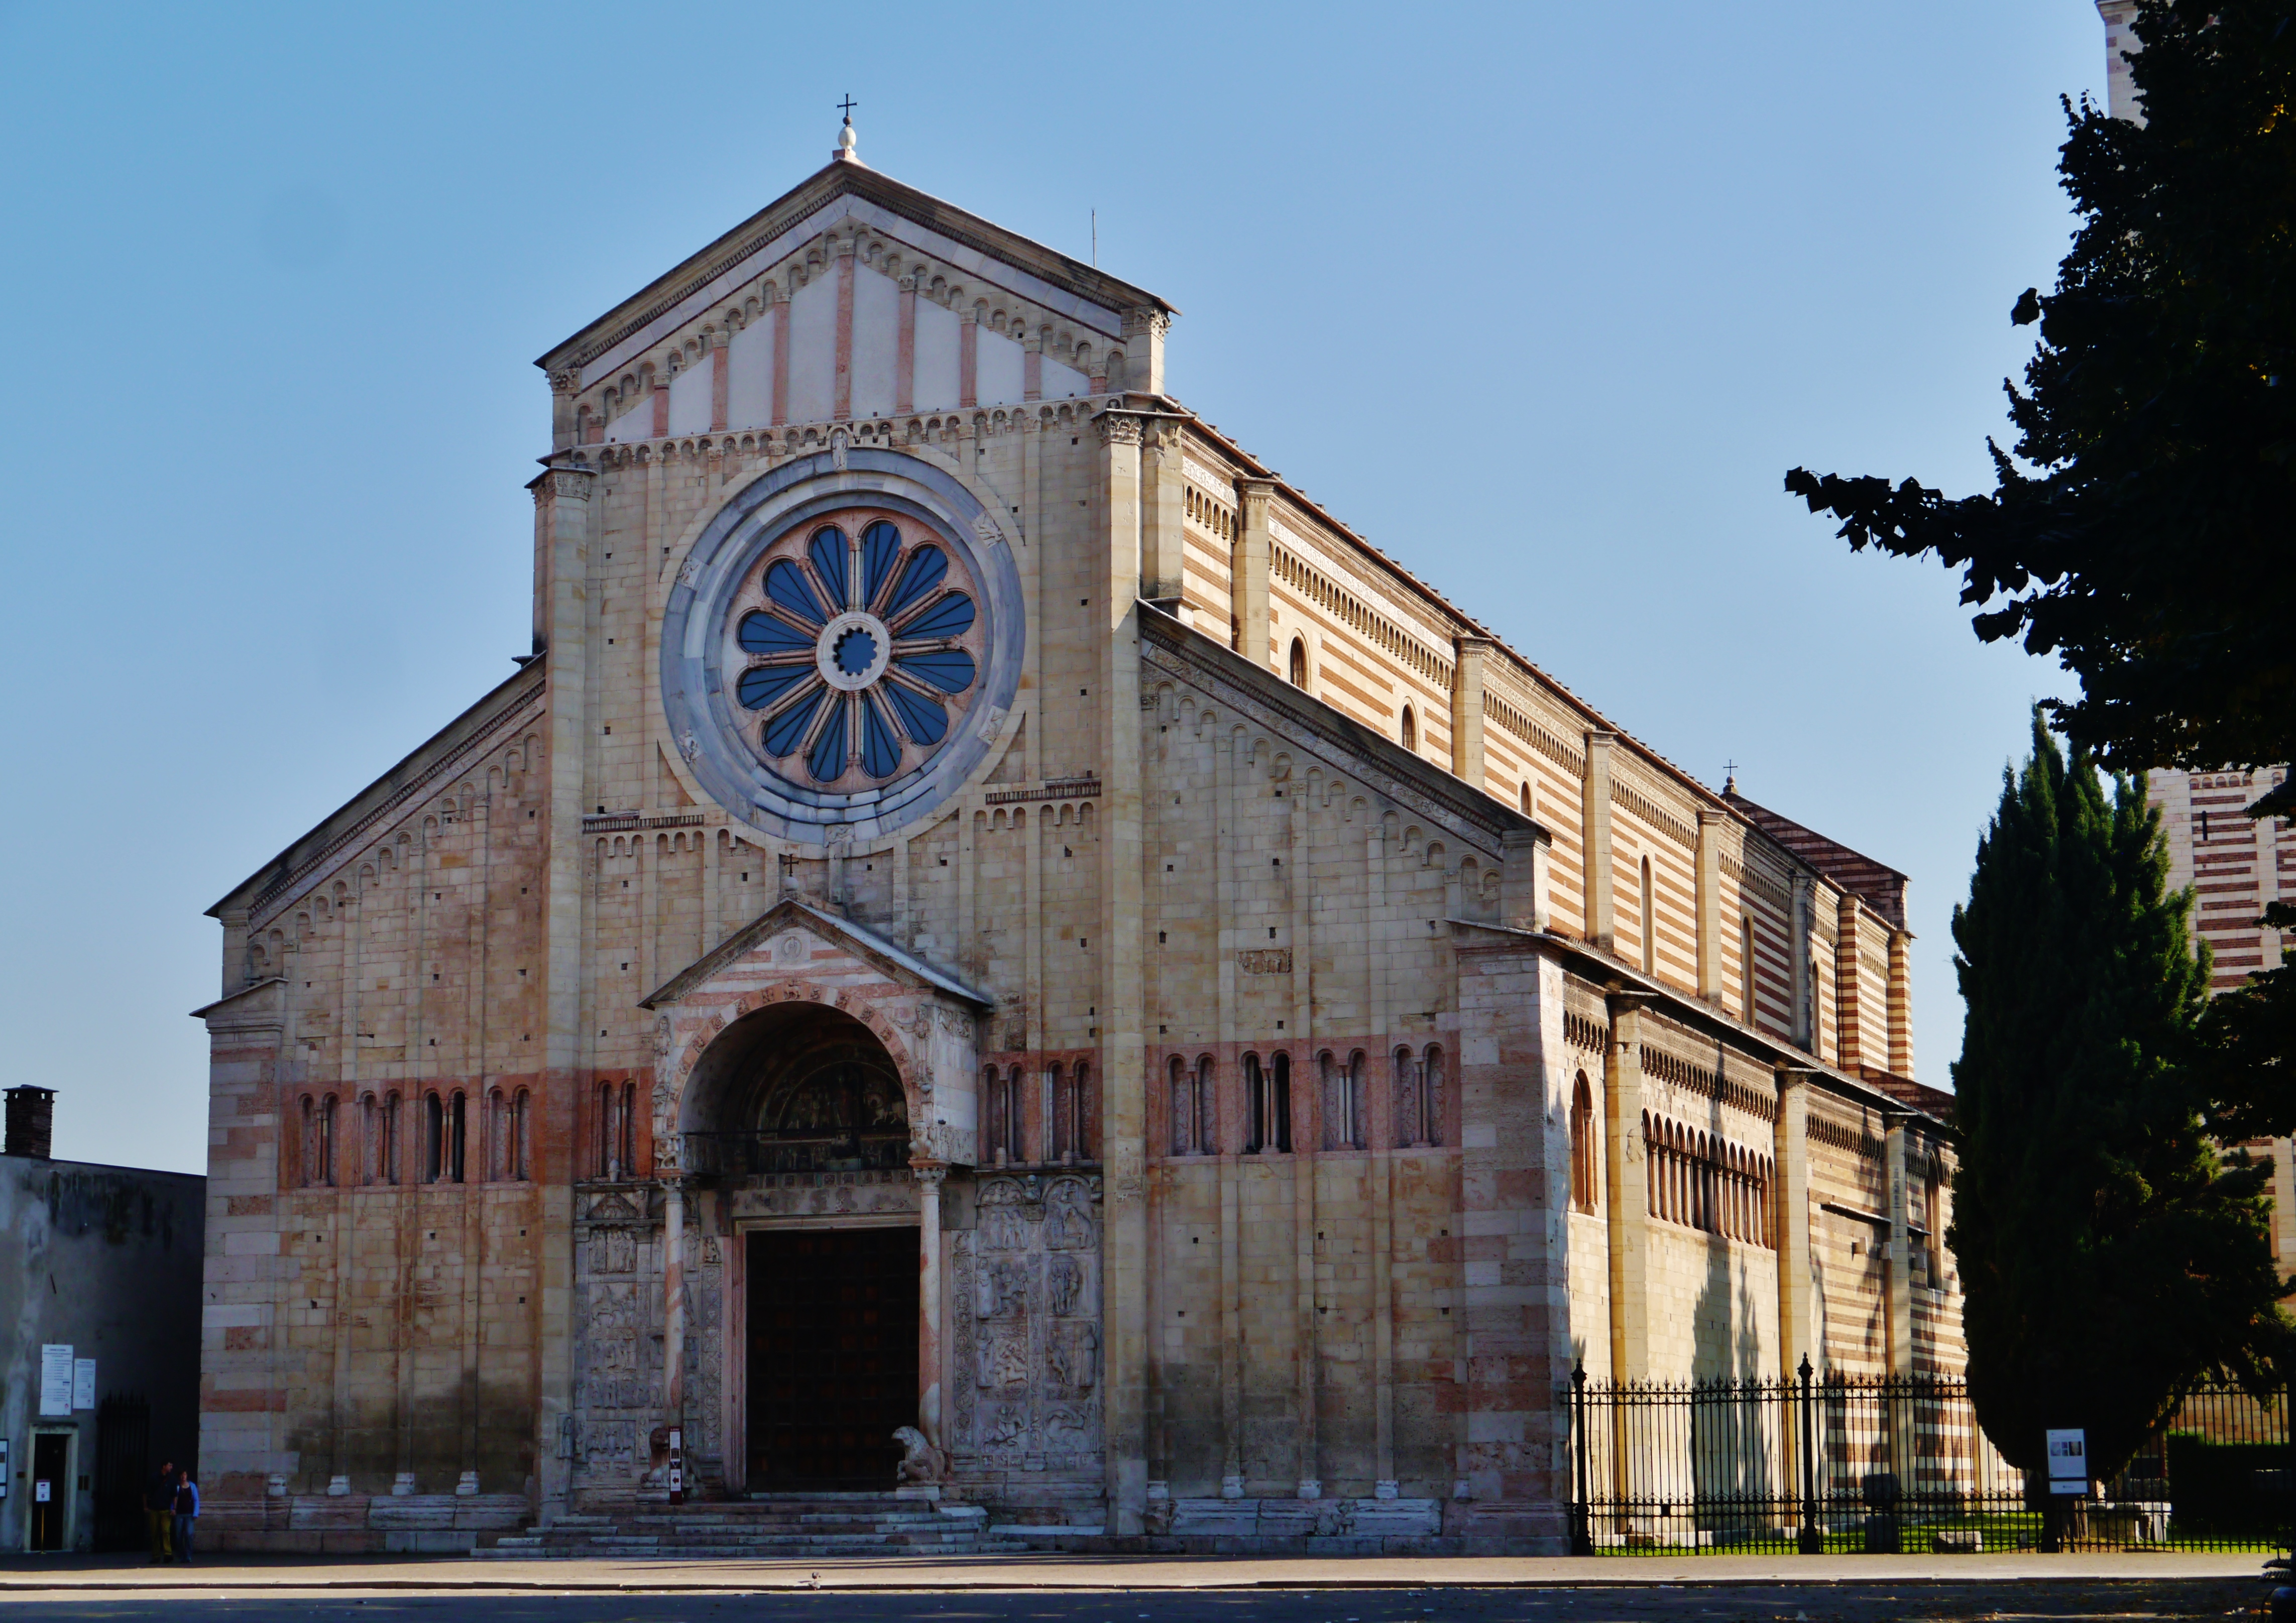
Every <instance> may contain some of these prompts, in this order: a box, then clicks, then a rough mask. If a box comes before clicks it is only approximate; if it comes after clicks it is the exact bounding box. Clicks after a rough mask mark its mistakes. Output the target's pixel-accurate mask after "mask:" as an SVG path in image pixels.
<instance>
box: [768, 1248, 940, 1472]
mask: <svg viewBox="0 0 2296 1623" xmlns="http://www.w3.org/2000/svg"><path fill="white" fill-rule="evenodd" d="M748 1245H749V1254H748V1256H747V1257H746V1258H744V1263H745V1268H744V1272H745V1274H746V1276H747V1278H746V1286H745V1289H746V1293H747V1296H748V1299H749V1301H748V1307H749V1315H748V1316H749V1324H748V1331H749V1369H748V1372H747V1382H746V1389H747V1392H748V1409H749V1414H748V1421H747V1426H746V1430H747V1432H748V1436H749V1450H750V1462H749V1463H750V1471H749V1483H750V1488H752V1489H759V1490H764V1491H769V1492H788V1491H796V1490H814V1491H824V1490H827V1491H854V1490H862V1489H877V1490H882V1489H885V1488H890V1487H892V1486H893V1484H894V1480H895V1476H896V1468H897V1467H898V1464H899V1462H900V1457H901V1449H900V1446H899V1445H898V1443H896V1442H894V1441H893V1432H894V1430H895V1429H896V1428H898V1427H901V1426H914V1425H915V1424H916V1423H917V1311H918V1289H917V1281H918V1258H917V1231H916V1229H915V1228H914V1226H912V1225H901V1226H899V1227H883V1228H800V1229H759V1230H753V1231H751V1233H750V1235H749V1237H748Z"/></svg>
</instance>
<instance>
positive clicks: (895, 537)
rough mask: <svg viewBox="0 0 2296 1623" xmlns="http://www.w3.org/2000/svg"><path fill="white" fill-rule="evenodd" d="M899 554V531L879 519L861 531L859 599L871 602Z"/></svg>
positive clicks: (881, 589) (880, 588)
mask: <svg viewBox="0 0 2296 1623" xmlns="http://www.w3.org/2000/svg"><path fill="white" fill-rule="evenodd" d="M900 555H901V532H900V531H899V530H898V529H894V528H893V527H892V525H891V524H890V523H888V522H887V521H885V520H883V519H880V520H878V521H876V522H875V523H874V524H872V525H871V526H869V528H868V529H865V530H863V531H862V532H861V601H862V602H863V603H865V604H867V603H873V602H876V601H877V594H878V593H880V592H881V591H883V590H884V589H885V581H886V578H888V577H889V576H890V575H891V574H892V572H893V564H894V562H895V561H897V560H898V559H899V557H900Z"/></svg>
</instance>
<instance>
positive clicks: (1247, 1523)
mask: <svg viewBox="0 0 2296 1623" xmlns="http://www.w3.org/2000/svg"><path fill="white" fill-rule="evenodd" d="M1001 1508H1002V1507H998V1508H997V1509H992V1511H991V1514H990V1523H989V1532H990V1534H991V1536H993V1537H998V1538H1008V1539H1014V1540H1018V1541H1021V1542H1023V1543H1026V1544H1027V1545H1029V1547H1030V1548H1032V1549H1039V1550H1058V1551H1062V1552H1066V1553H1075V1554H1106V1555H1333V1556H1340V1555H1475V1554H1488V1555H1561V1554H1565V1553H1569V1549H1570V1539H1569V1535H1568V1529H1567V1521H1566V1517H1565V1514H1564V1511H1563V1508H1562V1506H1560V1505H1548V1504H1447V1503H1446V1502H1445V1501H1442V1500H1439V1499H1298V1498H1289V1499H1165V1500H1152V1501H1151V1502H1150V1504H1149V1507H1148V1523H1149V1528H1150V1529H1151V1530H1150V1531H1148V1532H1146V1533H1144V1534H1140V1535H1136V1536H1128V1537H1118V1536H1112V1535H1110V1534H1108V1533H1105V1532H1103V1531H1100V1530H1098V1529H1095V1528H1090V1527H1083V1526H1078V1525H1074V1524H1070V1525H1065V1526H1061V1525H1050V1524H1046V1523H1043V1522H1037V1521H1008V1520H1005V1519H1004V1517H1003V1516H1002V1515H1000V1514H999V1513H998V1512H999V1510H1001Z"/></svg>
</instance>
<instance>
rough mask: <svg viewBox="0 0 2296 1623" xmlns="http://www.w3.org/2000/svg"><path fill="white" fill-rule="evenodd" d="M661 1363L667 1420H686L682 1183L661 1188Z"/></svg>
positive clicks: (680, 1421)
mask: <svg viewBox="0 0 2296 1623" xmlns="http://www.w3.org/2000/svg"><path fill="white" fill-rule="evenodd" d="M661 1365H662V1383H663V1389H664V1390H665V1391H666V1392H667V1393H668V1401H667V1405H666V1406H667V1408H668V1412H669V1413H668V1422H669V1423H670V1424H671V1425H673V1426H683V1425H684V1424H685V1184H681V1183H678V1182H676V1180H674V1179H673V1180H672V1181H671V1182H669V1183H668V1184H667V1185H666V1186H665V1187H664V1188H663V1191H662V1218H661Z"/></svg>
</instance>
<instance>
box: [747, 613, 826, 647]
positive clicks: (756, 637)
mask: <svg viewBox="0 0 2296 1623" xmlns="http://www.w3.org/2000/svg"><path fill="white" fill-rule="evenodd" d="M734 641H735V642H737V643H741V645H742V648H743V649H744V650H746V651H747V652H750V653H795V652H799V651H800V650H805V649H810V648H811V647H812V646H813V637H812V635H810V634H809V633H807V632H803V631H799V629H798V628H797V627H794V626H792V625H791V624H790V623H789V622H788V621H786V620H782V619H775V618H774V617H773V616H772V615H770V614H767V613H763V612H761V611H754V610H753V611H750V613H748V614H745V615H743V616H742V627H741V629H740V630H739V631H737V632H735V633H734Z"/></svg>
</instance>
